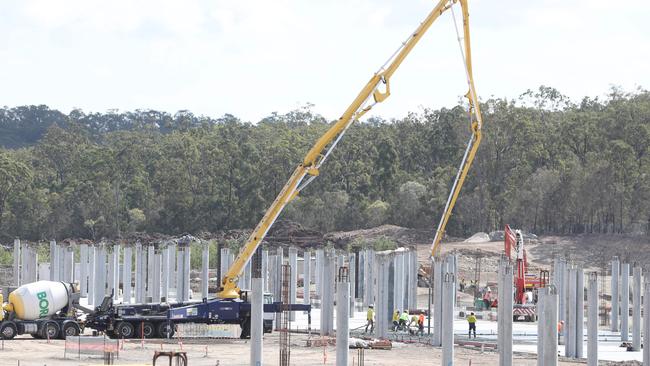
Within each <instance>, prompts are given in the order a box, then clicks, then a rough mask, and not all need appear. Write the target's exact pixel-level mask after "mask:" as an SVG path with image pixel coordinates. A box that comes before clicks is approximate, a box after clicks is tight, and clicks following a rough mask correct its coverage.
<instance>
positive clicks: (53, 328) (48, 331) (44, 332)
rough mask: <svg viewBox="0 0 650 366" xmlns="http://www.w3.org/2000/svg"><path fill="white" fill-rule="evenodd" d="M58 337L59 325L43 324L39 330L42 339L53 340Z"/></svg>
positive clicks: (53, 323) (52, 323)
mask: <svg viewBox="0 0 650 366" xmlns="http://www.w3.org/2000/svg"><path fill="white" fill-rule="evenodd" d="M58 335H59V325H58V324H56V323H55V322H45V324H43V328H42V329H41V337H43V338H44V339H48V338H49V339H55V338H56V337H57V336H58Z"/></svg>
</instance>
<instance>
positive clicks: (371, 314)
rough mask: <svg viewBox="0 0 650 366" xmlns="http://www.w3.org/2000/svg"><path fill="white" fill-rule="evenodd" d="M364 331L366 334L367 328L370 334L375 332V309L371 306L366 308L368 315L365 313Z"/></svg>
mask: <svg viewBox="0 0 650 366" xmlns="http://www.w3.org/2000/svg"><path fill="white" fill-rule="evenodd" d="M366 321H367V323H366V331H365V333H368V327H370V333H372V332H374V331H375V307H374V306H373V305H369V306H368V313H366Z"/></svg>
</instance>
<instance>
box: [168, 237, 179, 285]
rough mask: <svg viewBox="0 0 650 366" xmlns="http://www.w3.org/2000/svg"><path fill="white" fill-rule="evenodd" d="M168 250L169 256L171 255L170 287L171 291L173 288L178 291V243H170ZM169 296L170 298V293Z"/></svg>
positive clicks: (169, 259)
mask: <svg viewBox="0 0 650 366" xmlns="http://www.w3.org/2000/svg"><path fill="white" fill-rule="evenodd" d="M167 248H169V252H168V255H169V258H168V261H169V283H168V286H169V288H170V289H172V288H173V289H176V277H178V273H177V270H176V251H177V250H178V249H177V245H176V243H174V242H171V243H168V244H167ZM168 291H169V290H168ZM168 296H170V295H169V292H168Z"/></svg>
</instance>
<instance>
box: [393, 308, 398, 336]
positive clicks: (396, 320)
mask: <svg viewBox="0 0 650 366" xmlns="http://www.w3.org/2000/svg"><path fill="white" fill-rule="evenodd" d="M398 327H399V309H398V310H395V312H394V313H393V331H394V332H396V331H397V328H398Z"/></svg>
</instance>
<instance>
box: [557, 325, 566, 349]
mask: <svg viewBox="0 0 650 366" xmlns="http://www.w3.org/2000/svg"><path fill="white" fill-rule="evenodd" d="M563 330H564V320H560V321H559V322H557V344H561V343H560V337H561V336H562V331H563Z"/></svg>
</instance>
